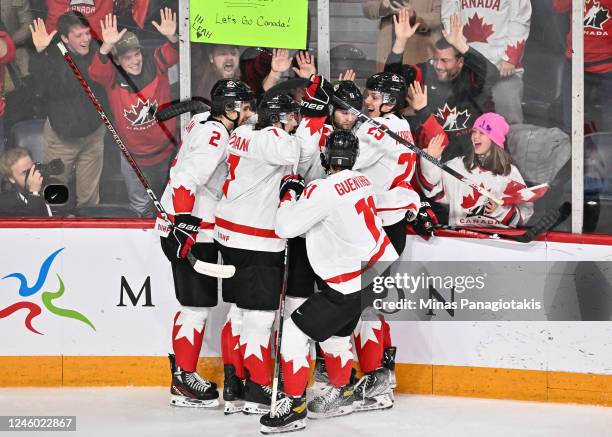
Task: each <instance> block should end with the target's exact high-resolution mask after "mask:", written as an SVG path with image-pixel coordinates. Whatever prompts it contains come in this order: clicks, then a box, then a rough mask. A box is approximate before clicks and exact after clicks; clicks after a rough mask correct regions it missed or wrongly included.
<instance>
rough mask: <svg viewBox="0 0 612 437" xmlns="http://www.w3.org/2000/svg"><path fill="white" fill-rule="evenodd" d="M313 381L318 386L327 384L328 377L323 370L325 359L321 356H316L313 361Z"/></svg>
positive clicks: (324, 369) (325, 370)
mask: <svg viewBox="0 0 612 437" xmlns="http://www.w3.org/2000/svg"><path fill="white" fill-rule="evenodd" d="M314 381H315V383H319V384H329V377H328V376H327V369H326V368H325V358H323V357H322V356H317V359H316V360H315V368H314Z"/></svg>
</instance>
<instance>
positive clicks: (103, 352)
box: [0, 220, 612, 406]
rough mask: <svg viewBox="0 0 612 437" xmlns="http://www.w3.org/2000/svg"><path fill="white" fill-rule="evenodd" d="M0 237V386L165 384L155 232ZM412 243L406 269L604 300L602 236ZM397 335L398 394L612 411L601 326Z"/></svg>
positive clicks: (397, 331) (7, 228)
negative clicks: (524, 267) (545, 271)
mask: <svg viewBox="0 0 612 437" xmlns="http://www.w3.org/2000/svg"><path fill="white" fill-rule="evenodd" d="M2 226H3V227H0V241H1V242H2V262H1V263H0V278H2V279H0V327H1V328H2V333H3V334H2V340H1V344H2V346H1V349H0V365H1V366H2V368H3V369H4V371H3V372H2V374H1V376H0V386H15V385H18V386H43V385H50V386H61V385H66V386H75V385H77V386H78V385H83V386H106V385H166V384H167V382H168V376H169V375H168V370H167V369H168V364H167V359H166V358H165V356H166V354H167V353H168V351H169V350H170V345H171V338H170V326H171V320H172V318H173V316H174V314H175V312H176V306H177V303H176V301H175V299H174V290H173V285H172V276H171V272H170V268H169V264H168V262H167V260H166V259H165V257H164V256H163V254H162V252H161V249H160V247H159V239H158V237H157V236H156V235H155V234H154V233H153V231H152V230H151V229H150V227H151V222H149V221H110V222H109V221H95V220H93V221H69V220H64V221H57V222H38V221H19V222H11V221H7V222H4V223H3V225H2ZM15 227H19V228H15ZM407 238H408V244H407V248H406V251H405V253H404V256H403V259H411V260H418V261H427V262H429V261H460V260H463V261H474V262H476V261H479V260H480V261H482V260H488V261H490V260H499V261H523V262H524V261H549V262H550V261H597V262H600V263H602V264H599V265H601V266H603V268H601V269H600V270H601V272H600V273H601V275H602V277H603V282H602V287H603V288H602V289H601V290H594V291H595V292H601V293H609V291H610V280H609V279H610V270H609V269H607V268H606V267H605V266H606V264H605V263H604V262H605V261H610V260H611V259H612V250H611V249H610V247H611V246H610V244H611V243H612V241H611V239H610V238H609V237H580V236H578V237H575V238H573V237H571V236H570V237H568V236H563V235H556V236H554V235H552V236H550V238H549V241H537V242H533V243H530V244H518V243H509V242H505V241H494V240H488V239H484V240H483V239H468V238H456V237H451V236H448V237H438V238H434V239H432V240H430V241H429V242H425V241H423V240H421V239H420V238H417V237H414V236H408V237H407ZM551 240H552V241H551ZM606 286H607V288H606ZM534 293H537V290H534ZM570 294H571V290H570ZM567 295H568V293H567V290H566V291H565V296H567ZM578 300H579V299H578V298H577V299H576V301H578ZM566 301H567V299H566ZM565 305H568V304H567V302H566V303H565ZM226 311H227V308H226V306H225V305H220V306H219V307H218V308H217V309H216V310H215V311H214V312H213V313H212V316H211V319H210V320H209V323H208V324H207V327H206V334H205V346H204V348H203V352H202V355H203V356H206V357H207V358H202V362H204V363H206V364H207V365H208V368H209V369H212V370H210V371H208V372H207V376H211V377H213V378H216V379H220V375H221V370H222V363H221V361H220V359H219V358H218V356H219V349H220V348H219V331H220V327H221V325H222V323H223V321H224V319H225V312H226ZM611 311H612V310H611ZM610 318H612V316H611V317H610ZM608 320H610V319H608ZM391 324H392V337H393V341H394V343H395V344H396V345H397V347H398V360H397V361H398V363H400V364H399V365H398V366H397V374H398V382H399V384H398V389H399V390H400V391H403V392H408V393H433V394H448V395H460V396H475V397H494V398H512V399H530V400H541V401H547V400H549V401H560V402H585V403H595V404H604V405H611V406H612V364H610V363H612V323H610V322H609V321H607V322H606V321H600V322H588V321H521V322H517V321H513V322H509V321H452V320H449V319H448V318H447V320H446V321H435V322H432V321H428V320H418V321H393V322H391Z"/></svg>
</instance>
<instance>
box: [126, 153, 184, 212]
mask: <svg viewBox="0 0 612 437" xmlns="http://www.w3.org/2000/svg"><path fill="white" fill-rule="evenodd" d="M173 158H174V153H171V154H170V155H169V156H168V158H166V159H164V160H163V161H162V162H160V163H159V164H156V165H151V166H144V165H141V166H140V170H141V171H142V173H143V174H144V176H145V178H146V179H147V182H149V185H150V187H151V189H152V190H153V192H154V193H155V195H156V196H157V199H158V200H161V195H162V193H163V192H164V188H166V184H167V183H168V173H169V171H170V162H172V159H173ZM121 174H122V175H123V178H124V180H125V186H126V188H127V193H128V199H129V203H130V207H131V208H132V209H133V210H134V211H136V213H137V214H138V216H139V217H147V218H148V217H155V215H156V213H157V210H156V209H155V205H153V202H152V201H151V198H150V197H149V195H148V194H147V191H146V190H145V189H144V186H143V185H142V183H141V182H140V179H138V176H136V172H134V170H133V169H132V166H131V165H130V164H129V163H128V162H127V159H125V158H123V157H122V159H121Z"/></svg>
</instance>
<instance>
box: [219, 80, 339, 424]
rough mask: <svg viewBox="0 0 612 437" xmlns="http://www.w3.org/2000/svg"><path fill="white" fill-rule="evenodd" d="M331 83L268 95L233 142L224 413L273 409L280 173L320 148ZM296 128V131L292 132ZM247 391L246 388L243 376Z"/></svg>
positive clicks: (224, 221) (223, 239) (223, 243)
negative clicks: (297, 94)
mask: <svg viewBox="0 0 612 437" xmlns="http://www.w3.org/2000/svg"><path fill="white" fill-rule="evenodd" d="M326 87H329V88H331V85H329V83H327V82H325V81H324V80H322V78H321V77H320V76H317V77H315V78H314V84H313V85H312V86H311V87H309V88H308V89H307V90H306V93H305V96H304V101H303V102H302V114H303V116H304V117H303V118H302V120H301V121H299V112H300V108H299V105H298V104H297V103H296V102H295V101H294V100H293V99H292V98H291V97H289V96H288V95H285V94H281V95H278V96H276V97H273V98H271V99H266V100H264V101H262V102H261V103H260V105H259V107H258V110H257V115H258V121H257V124H256V125H255V127H251V126H246V125H245V126H242V127H240V128H238V129H236V131H235V132H234V133H233V134H232V136H231V138H230V141H229V150H228V151H229V153H228V158H227V162H228V164H229V173H228V176H227V179H226V181H225V184H224V186H223V197H222V198H221V200H220V202H219V204H218V207H217V211H216V219H215V230H214V238H215V241H216V242H217V243H218V244H219V247H220V250H221V254H222V256H223V259H224V261H225V262H226V263H227V264H232V265H234V266H236V273H235V275H234V276H233V277H232V278H229V279H225V280H224V281H223V285H222V290H223V300H224V301H226V302H230V303H232V306H231V309H230V313H229V314H228V322H227V324H226V326H227V329H224V332H223V335H222V344H223V346H222V347H224V348H233V350H234V353H233V355H232V360H233V362H232V363H231V364H232V367H228V366H226V368H225V370H226V372H231V373H232V374H231V379H232V380H233V384H232V386H233V387H235V390H233V392H232V393H228V396H227V397H226V396H225V394H226V393H225V390H224V398H225V400H226V413H232V412H237V411H243V412H244V413H247V414H263V413H265V412H267V411H269V408H270V394H271V389H270V364H271V356H270V352H271V351H270V346H271V345H270V334H271V330H272V325H273V322H274V318H275V310H276V309H277V308H278V303H279V294H280V289H281V282H282V266H283V250H284V246H285V240H284V239H283V238H281V237H280V236H278V235H277V234H276V232H275V230H274V218H275V216H276V208H277V206H278V199H277V192H278V186H279V184H280V181H281V178H282V177H283V175H285V174H287V173H291V172H292V171H295V168H296V167H297V168H298V169H302V166H304V165H306V164H307V163H309V162H310V161H311V159H312V157H313V156H314V155H316V154H318V153H319V145H318V142H319V138H320V136H321V132H322V128H323V124H324V122H325V117H326V116H327V115H328V111H329V110H328V108H327V104H328V102H329V93H328V92H326V91H324V88H326ZM294 131H295V133H292V132H294ZM226 376H227V375H226ZM244 379H246V382H245V384H244V393H240V391H241V387H242V380H244Z"/></svg>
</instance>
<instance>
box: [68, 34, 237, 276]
mask: <svg viewBox="0 0 612 437" xmlns="http://www.w3.org/2000/svg"><path fill="white" fill-rule="evenodd" d="M57 47H58V48H59V50H60V52H61V53H62V56H63V57H64V59H65V60H66V62H67V63H68V65H69V66H70V68H71V69H72V72H73V73H74V76H75V77H76V79H77V80H78V81H79V83H80V84H81V87H82V88H83V91H85V94H87V97H89V100H90V101H91V103H92V104H93V106H94V107H95V109H96V111H98V114H99V115H100V118H101V119H102V121H103V122H104V124H105V125H106V128H107V129H108V131H109V132H110V133H111V135H112V136H113V139H114V140H115V143H116V144H117V146H118V147H119V149H120V150H121V153H123V156H124V157H125V159H126V160H127V162H128V163H129V164H130V166H131V167H132V169H133V170H134V172H135V173H136V176H138V179H139V180H140V183H141V184H142V185H143V187H144V189H145V190H146V191H147V194H148V196H149V198H150V199H151V201H152V202H153V205H155V208H156V209H157V211H158V212H159V214H160V215H161V216H162V218H163V220H165V221H166V222H167V223H168V224H170V225H171V224H172V221H171V220H170V217H168V213H167V212H166V210H165V209H164V207H163V206H162V205H161V203H160V202H159V200H158V199H157V196H156V195H155V193H154V192H153V190H152V189H151V186H150V185H149V182H148V181H147V179H146V177H145V175H144V174H143V173H142V171H141V170H140V167H138V164H137V163H136V161H135V160H134V158H133V157H132V154H131V153H130V151H129V150H128V149H127V147H126V146H125V144H124V143H123V141H122V140H121V137H119V134H118V133H117V130H116V129H115V127H114V126H113V124H112V122H111V121H110V119H109V118H108V116H107V115H106V113H105V112H104V109H103V108H102V104H101V103H100V101H99V100H98V99H97V97H96V96H95V95H94V93H93V91H92V90H91V88H90V87H89V85H88V84H87V81H86V80H85V78H84V77H83V74H82V73H81V71H80V70H79V67H78V66H77V65H76V63H75V62H74V59H72V56H70V53H68V50H66V47H65V46H64V43H62V42H59V43H58V44H57ZM187 259H188V260H189V262H190V263H191V265H192V266H193V268H194V270H195V271H196V272H198V273H201V274H204V275H208V276H214V277H216V278H230V277H232V276H233V275H234V273H235V271H236V268H235V267H234V266H230V265H223V264H213V263H207V262H204V261H199V260H197V259H196V258H195V257H194V256H193V255H192V254H191V253H187Z"/></svg>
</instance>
